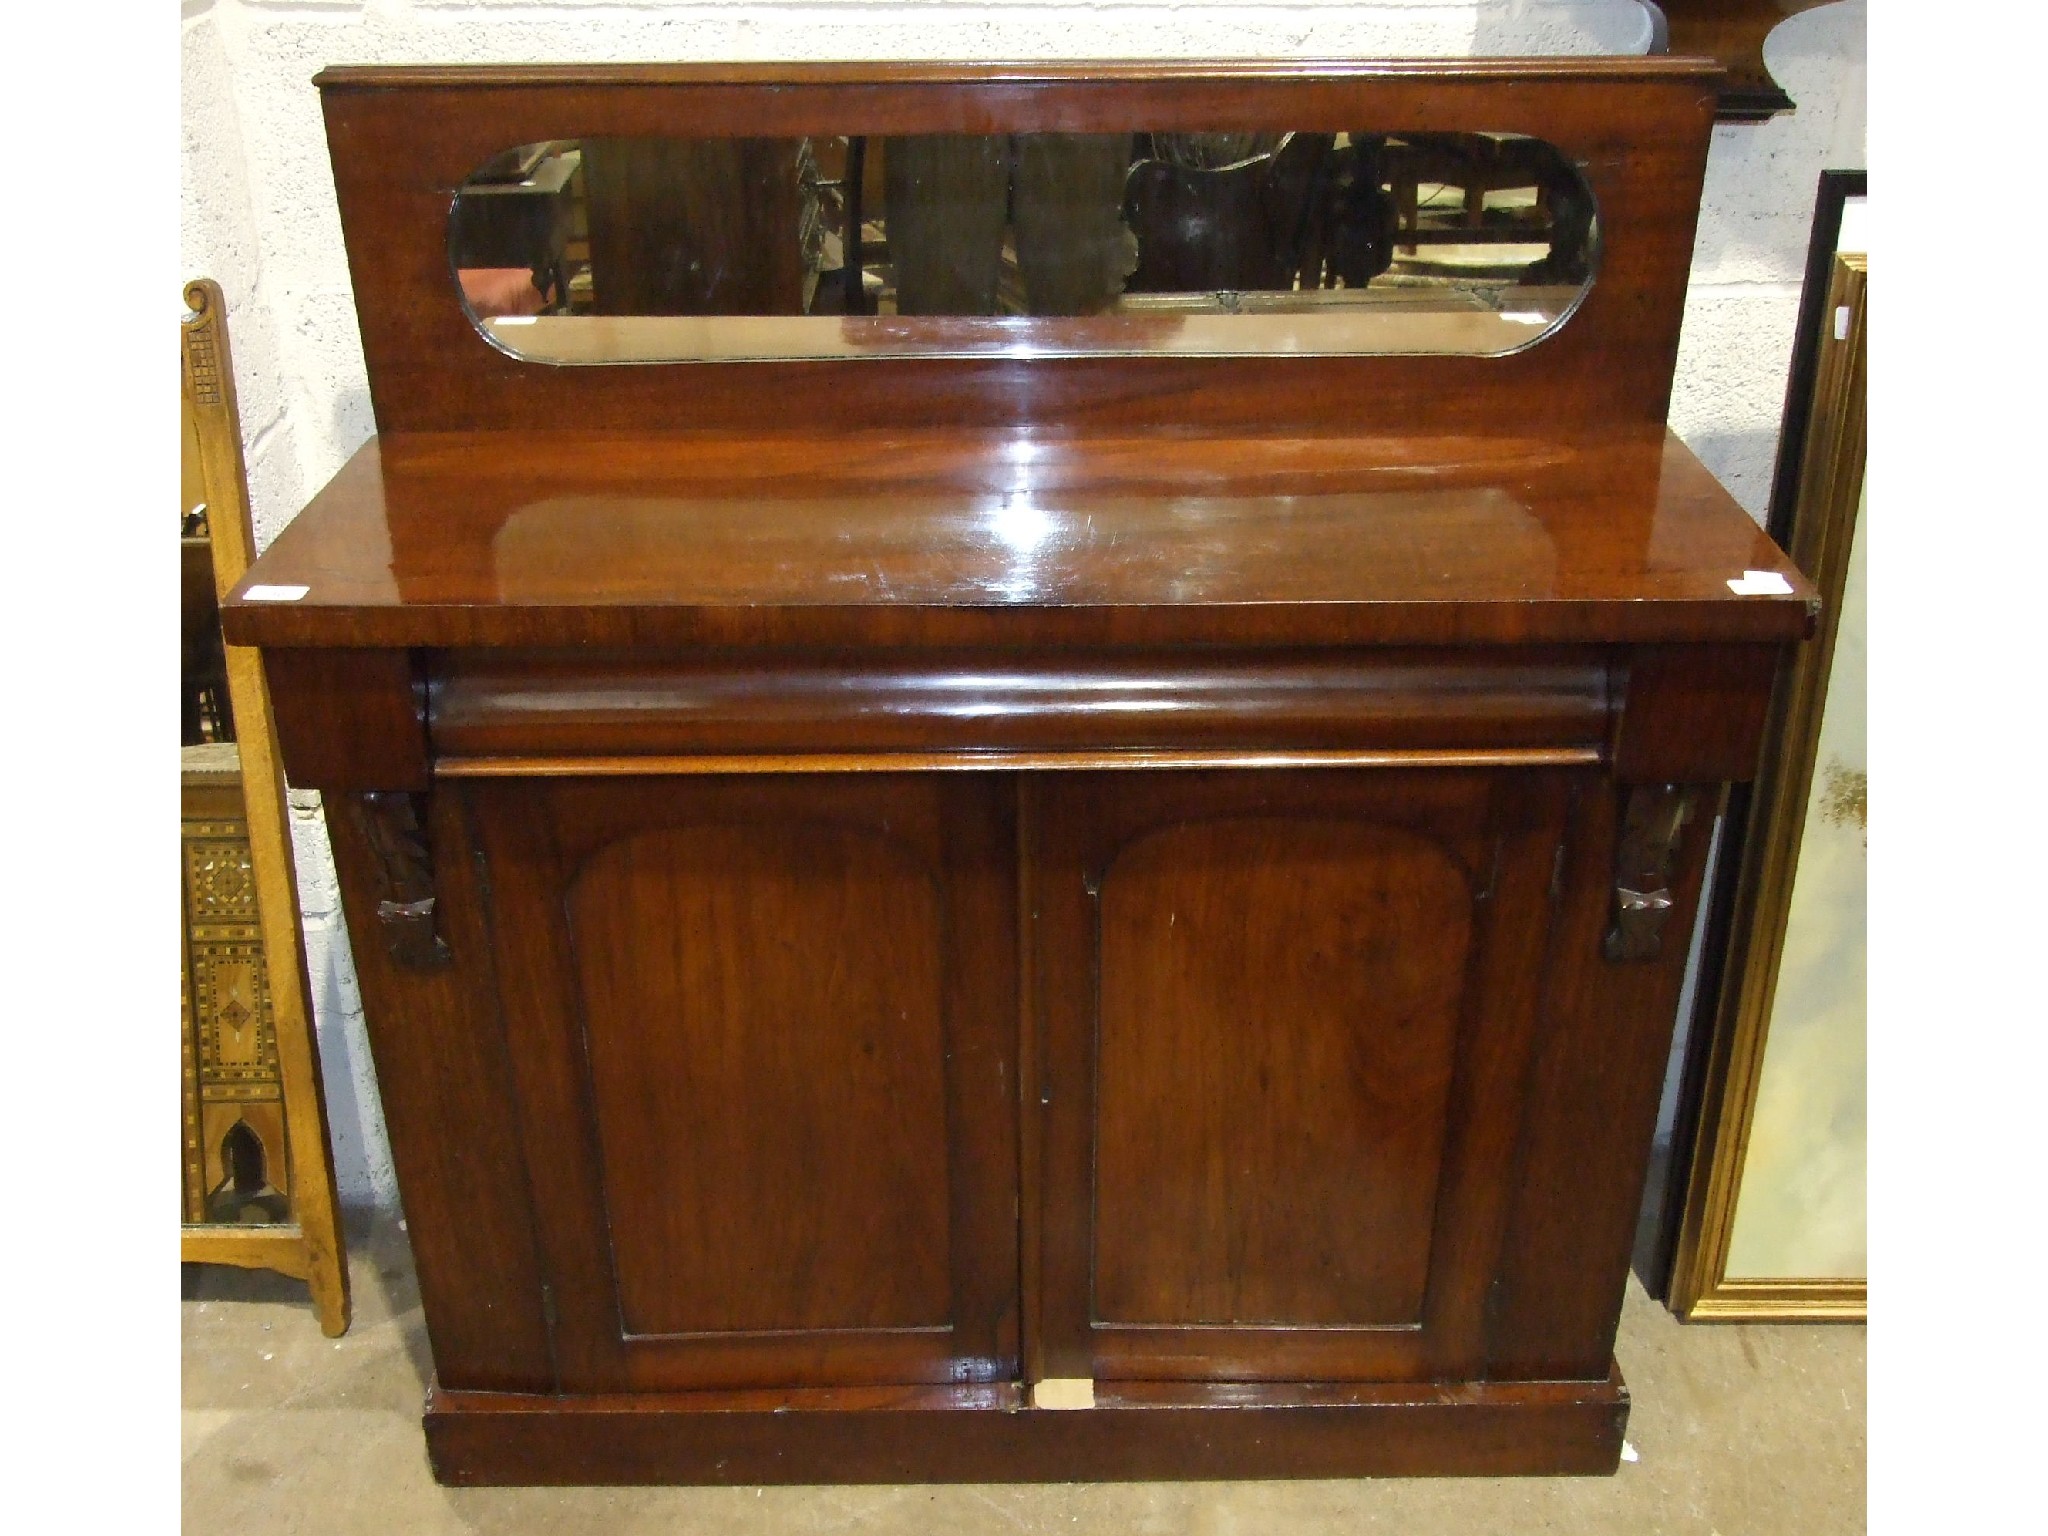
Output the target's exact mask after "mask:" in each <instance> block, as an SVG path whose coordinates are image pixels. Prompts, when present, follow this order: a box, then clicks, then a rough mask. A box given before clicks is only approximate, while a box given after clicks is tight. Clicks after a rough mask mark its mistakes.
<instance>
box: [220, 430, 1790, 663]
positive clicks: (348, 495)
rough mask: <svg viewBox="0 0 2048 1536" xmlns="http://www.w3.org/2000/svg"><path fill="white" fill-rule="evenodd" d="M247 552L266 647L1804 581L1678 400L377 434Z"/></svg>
mask: <svg viewBox="0 0 2048 1536" xmlns="http://www.w3.org/2000/svg"><path fill="white" fill-rule="evenodd" d="M1746 570H1766V571H1773V572H1776V573H1778V574H1780V575H1782V576H1783V577H1784V578H1785V579H1786V581H1787V582H1788V583H1789V584H1790V586H1791V587H1792V591H1791V592H1790V593H1789V594H1787V595H1783V596H1772V595H1752V596H1738V595H1737V594H1735V593H1734V592H1731V591H1730V590H1729V588H1728V581H1729V580H1730V579H1731V578H1737V577H1740V576H1741V575H1742V574H1743V572H1744V571H1746ZM251 582H252V583H254V582H262V583H267V584H271V585H284V586H298V585H303V586H305V587H307V588H308V589H309V590H308V591H307V593H306V595H305V596H304V597H303V598H301V599H299V600H297V601H294V602H258V603H252V602H250V601H248V600H247V598H246V597H245V596H244V595H242V594H240V593H238V594H236V595H235V596H233V597H231V598H230V600H229V602H228V604H227V606H226V609H225V619H226V624H227V630H228V635H229V638H230V639H232V640H236V641H238V642H246V643H255V644H261V645H263V646H266V647H331V646H492V647H498V646H578V647H583V646H606V645H609V646H650V645H672V646H704V645H802V644H805V643H810V644H813V645H816V644H821V643H822V644H827V645H834V646H839V645H854V644H862V645H891V646H897V645H975V644H1015V643H1019V642H1024V641H1032V640H1037V641H1043V642H1046V643H1054V644H1067V645H1075V644H1090V645H1104V644H1112V645H1118V646H1142V645H1182V644H1190V643H1201V644H1240V645H1276V644H1280V645H1284V644H1289V643H1294V644H1336V643H1349V644H1379V645H1433V644H1447V643H1468V642H1474V641H1478V642H1489V643H1491V642H1502V641H1523V642H1530V641H1548V642H1559V643H1571V642H1588V641H1598V642H1614V641H1622V640H1634V641H1643V642H1650V641H1660V640H1730V641H1741V640H1754V641H1781V640H1786V639H1793V638H1797V637H1799V636H1802V635H1803V634H1805V633H1806V631H1807V628H1808V626H1809V624H1810V622H1811V610H1812V589H1811V588H1810V587H1809V586H1807V584H1806V583H1805V581H1804V579H1803V578H1801V577H1800V576H1799V574H1798V573H1797V571H1796V570H1795V569H1794V568H1793V566H1792V565H1791V563H1790V562H1789V561H1787V560H1786V559H1785V558H1784V556H1783V555H1782V554H1781V553H1779V551H1778V550H1777V549H1776V548H1775V546H1773V545H1772V544H1771V543H1770V541H1769V539H1768V538H1766V537H1765V536H1764V534H1763V533H1762V532H1761V531H1760V530H1759V529H1758V528H1757V527H1756V525H1755V524H1754V523H1753V522H1751V521H1750V519H1749V518H1748V517H1747V516H1746V515H1745V514H1744V513H1743V512H1742V510H1741V508H1739V507H1738V506H1736V505H1735V503H1734V501H1733V500H1732V499H1731V498H1730V497H1729V496H1728V493H1727V492H1726V491H1724V490H1723V489H1722V488H1721V487H1720V486H1719V485H1718V484H1717V483H1716V482H1715V481H1714V479H1713V477H1712V476H1711V475H1709V474H1708V473H1707V472H1706V470H1705V469H1704V468H1703V467H1702V466H1701V465H1700V463H1699V461H1698V460H1697V459H1696V458H1695V457H1694V456H1693V455H1692V453H1691V452H1690V451H1689V450H1688V449H1687V448H1686V447H1685V446H1684V445H1683V444H1682V443H1680V442H1679V441H1678V440H1677V439H1676V438H1675V437H1673V436H1671V435H1670V434H1669V433H1668V432H1667V431H1665V429H1663V428H1662V427H1658V428H1656V429H1654V430H1645V431H1639V432H1634V433H1623V434H1619V435H1616V436H1614V437H1611V438H1604V439H1600V440H1597V441H1594V442H1589V443H1583V444H1573V445H1569V446H1565V445H1556V444H1552V445H1548V446H1546V445H1543V444H1540V443H1538V442H1535V441H1533V440H1529V439H1486V438H1473V439H1457V440H1445V439H1434V438H1432V439H1421V440H1416V439H1407V440H1390V439H1385V438H1378V439H1360V440H1346V439H1340V438H1333V437H1298V436H1297V437H1276V438H1264V439H1248V438H1224V439H1216V438H1202V439H1192V438H1190V439H1181V438H1171V437H1169V438H1161V437H1152V438H1143V439H1140V438H1117V439H1093V438H1076V439H1068V438H1055V437H1047V436H1042V435H1023V436H1015V437H1011V436H999V437H973V436H969V437H965V438H963V437H961V436H959V435H948V434H932V433H925V434H912V435H896V434H891V435H886V436H882V435H878V436H872V437H865V438H859V439H831V438H825V437H818V436H808V437H802V438H797V437H788V438H784V437H759V436H756V437H747V438H733V437H718V438H707V437H693V436H674V435H671V436H659V437H657V436H649V435H641V436H637V437H631V438H623V439H597V438H587V437H583V436H580V435H577V434H553V435H549V436H546V437H542V438H523V439H522V438H516V437H513V436H510V435H497V434H490V433H484V434H474V435H467V436H435V437H427V438H422V437H411V438H404V439H391V440H373V441H372V442H371V443H370V444H368V445H367V446H365V447H364V448H363V449H362V450H361V451H360V452H359V453H358V454H356V456H355V457H354V458H353V459H351V460H350V462H349V464H348V465H347V467H345V468H344V469H343V470H342V472H341V473H340V474H339V475H338V476H336V477H335V479H334V480H333V481H332V482H331V483H330V484H329V485H328V486H327V487H326V489H324V490H323V491H322V492H321V493H320V494H319V495H318V496H316V497H315V498H314V500H313V502H312V504H311V505H310V506H309V507H308V508H307V509H306V510H305V511H304V512H303V513H301V514H300V515H299V517H298V518H297V519H295V520H294V521H293V522H292V523H291V525H290V526H289V527H287V528H286V529H285V530H284V532H283V533H282V534H280V535H279V536H278V538H277V540H276V541H275V542H274V543H273V544H272V545H271V547H270V548H269V549H268V550H266V551H265V553H264V557H263V560H262V562H261V563H260V565H259V567H258V569H257V572H256V573H255V574H254V575H253V576H252V577H251Z"/></svg>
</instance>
